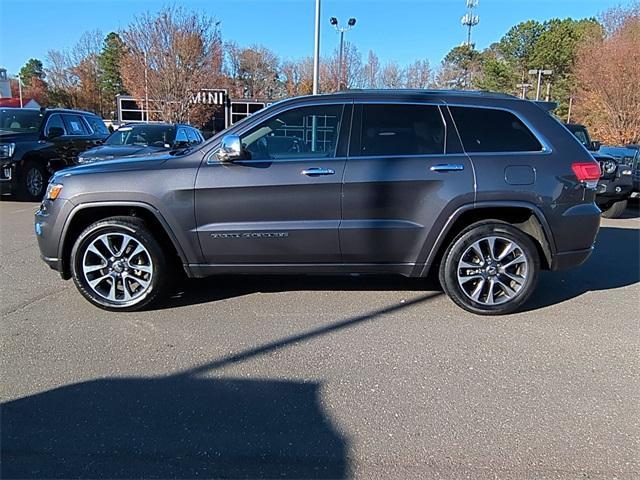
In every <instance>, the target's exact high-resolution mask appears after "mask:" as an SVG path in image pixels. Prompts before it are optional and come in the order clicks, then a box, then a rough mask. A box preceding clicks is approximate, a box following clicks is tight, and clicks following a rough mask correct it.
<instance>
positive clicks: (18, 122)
mask: <svg viewBox="0 0 640 480" xmlns="http://www.w3.org/2000/svg"><path fill="white" fill-rule="evenodd" d="M42 117H43V115H42V113H40V110H31V109H21V108H6V109H5V108H3V109H1V110H0V130H6V131H10V132H34V131H38V130H39V129H40V125H42Z"/></svg>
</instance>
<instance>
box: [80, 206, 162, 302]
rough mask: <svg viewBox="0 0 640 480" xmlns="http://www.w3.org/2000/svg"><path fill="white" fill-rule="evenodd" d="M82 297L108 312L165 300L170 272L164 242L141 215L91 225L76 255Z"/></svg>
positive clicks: (86, 230)
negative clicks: (160, 242)
mask: <svg viewBox="0 0 640 480" xmlns="http://www.w3.org/2000/svg"><path fill="white" fill-rule="evenodd" d="M71 273H72V275H73V280H74V283H75V284H76V287H77V288H78V290H79V291H80V293H81V294H82V295H83V296H84V297H85V298H86V299H87V300H89V301H90V302H91V303H93V304H94V305H97V306H98V307H100V308H103V309H105V310H116V311H132V310H140V309H142V308H144V307H147V306H149V305H151V304H152V303H154V302H156V301H157V300H158V299H159V298H161V296H162V293H163V292H164V290H165V288H166V286H167V283H168V280H169V278H168V277H169V275H168V268H167V263H166V261H165V256H164V254H163V251H162V248H161V246H160V244H159V243H158V242H157V241H156V239H155V238H154V237H153V235H152V234H151V232H150V231H149V229H148V228H147V226H146V225H145V223H144V222H143V221H142V220H140V219H138V218H135V217H111V218H107V219H104V220H100V221H98V222H96V223H94V224H92V225H90V226H89V227H87V228H86V229H85V230H84V231H83V232H82V233H81V234H80V236H79V237H78V239H77V240H76V242H75V244H74V246H73V250H72V251H71Z"/></svg>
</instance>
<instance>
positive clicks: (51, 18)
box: [0, 0, 631, 74]
mask: <svg viewBox="0 0 640 480" xmlns="http://www.w3.org/2000/svg"><path fill="white" fill-rule="evenodd" d="M629 3H631V2H630V1H629V0H620V1H616V0H480V5H479V8H478V9H477V13H478V15H480V24H479V25H478V27H476V29H475V32H474V41H475V42H476V44H477V47H478V48H480V49H482V48H484V47H486V46H488V45H489V44H491V43H492V42H494V41H496V40H498V39H499V38H500V37H501V36H502V35H503V34H504V33H505V32H506V31H507V30H508V29H509V28H510V27H511V26H512V25H515V24H516V23H518V22H521V21H524V20H528V19H537V20H546V19H549V18H554V17H560V18H565V17H573V18H583V17H590V16H596V15H598V14H599V13H600V12H602V11H603V10H606V9H608V8H610V7H613V6H615V5H619V4H623V5H624V4H629ZM172 4H180V5H184V6H185V7H187V8H190V9H193V10H196V11H199V12H203V13H207V14H209V15H212V16H214V17H216V18H217V19H218V20H220V21H221V28H222V35H223V38H224V39H225V40H235V41H237V42H238V43H239V44H241V45H250V44H254V43H261V44H263V45H265V46H267V47H268V48H270V49H272V50H274V51H275V52H276V53H278V54H279V55H280V56H281V57H282V58H285V59H289V58H299V57H302V56H307V55H311V53H312V51H313V15H314V0H183V1H174V2H172ZM163 5H167V2H166V1H154V0H137V1H136V0H98V1H95V0H0V66H4V67H5V68H7V69H8V71H9V73H12V74H13V73H17V71H18V70H19V68H20V67H21V66H22V65H23V64H24V63H25V61H26V60H27V59H28V58H31V57H36V58H40V59H43V60H44V57H45V55H46V52H47V51H48V50H50V49H65V48H69V47H71V46H72V45H74V43H75V42H76V41H77V40H78V38H79V37H80V35H81V34H82V32H83V31H86V30H94V29H100V30H102V31H104V32H105V33H108V32H109V31H112V30H119V29H123V28H125V27H126V26H127V24H128V23H129V22H130V21H131V20H132V18H133V17H134V16H135V15H136V14H139V13H142V12H144V11H147V10H151V11H154V10H158V9H159V8H161V7H162V6H163ZM464 13H465V0H386V1H383V0H322V13H321V16H322V38H321V48H322V52H323V53H324V54H327V53H329V52H330V51H332V50H333V49H334V48H335V46H336V44H337V41H338V34H337V33H336V32H335V31H334V30H332V27H331V26H330V25H329V22H328V19H329V17H331V16H335V17H338V18H339V19H341V20H343V21H346V19H348V18H349V17H356V18H357V25H356V27H355V28H354V29H353V30H352V31H350V32H349V33H348V34H347V39H348V40H349V41H351V42H353V43H354V44H355V45H356V46H357V47H358V49H359V50H360V51H361V52H362V53H363V56H366V53H367V52H368V51H369V49H372V50H374V51H375V52H376V53H377V54H378V55H379V57H380V58H381V60H382V61H383V62H386V61H388V60H396V61H398V62H400V63H408V62H410V61H413V60H415V59H423V58H427V59H428V60H429V62H430V63H431V64H432V65H434V66H435V65H436V64H438V63H439V62H440V60H441V59H442V57H443V56H444V55H445V54H446V53H447V52H448V51H449V50H450V49H451V48H452V47H453V46H455V45H459V44H460V43H461V42H462V41H464V40H465V30H464V29H463V28H462V26H461V25H460V17H461V16H462V15H463V14H464Z"/></svg>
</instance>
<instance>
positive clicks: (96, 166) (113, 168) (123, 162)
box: [52, 152, 175, 181]
mask: <svg viewBox="0 0 640 480" xmlns="http://www.w3.org/2000/svg"><path fill="white" fill-rule="evenodd" d="M170 158H175V156H173V155H170V154H169V153H167V152H160V153H157V154H151V155H145V156H135V157H123V158H118V159H115V160H103V161H99V162H95V163H88V164H86V165H78V166H77V167H71V168H65V169H64V170H60V171H58V172H56V174H55V175H54V177H53V180H52V181H55V180H56V179H62V178H64V177H72V176H76V175H88V174H92V173H107V172H122V171H127V170H129V171H133V170H145V169H147V168H152V167H157V166H158V163H164V162H166V161H167V160H169V159H170Z"/></svg>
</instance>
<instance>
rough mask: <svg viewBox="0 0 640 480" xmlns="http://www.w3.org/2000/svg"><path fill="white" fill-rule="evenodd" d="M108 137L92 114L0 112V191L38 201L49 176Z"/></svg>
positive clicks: (101, 122) (23, 109)
mask: <svg viewBox="0 0 640 480" xmlns="http://www.w3.org/2000/svg"><path fill="white" fill-rule="evenodd" d="M108 136H109V130H108V129H107V127H105V125H104V123H103V121H102V119H101V118H100V117H98V116H96V115H94V114H92V113H88V112H83V111H78V110H64V109H46V110H45V109H40V110H38V109H29V108H3V109H0V188H1V190H2V193H5V192H7V191H11V192H13V193H17V194H18V195H20V196H21V197H22V198H24V199H26V200H31V201H39V200H41V199H42V196H43V195H44V192H45V189H46V187H47V182H48V180H49V177H50V176H51V174H52V173H53V172H55V171H57V170H60V169H61V168H64V167H67V166H70V165H74V164H75V161H76V159H77V158H78V155H79V154H80V153H81V152H84V151H85V150H87V149H88V148H91V147H94V146H95V145H97V144H99V143H101V142H102V141H104V139H106V138H107V137H108Z"/></svg>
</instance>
